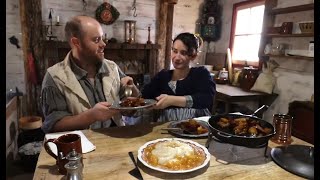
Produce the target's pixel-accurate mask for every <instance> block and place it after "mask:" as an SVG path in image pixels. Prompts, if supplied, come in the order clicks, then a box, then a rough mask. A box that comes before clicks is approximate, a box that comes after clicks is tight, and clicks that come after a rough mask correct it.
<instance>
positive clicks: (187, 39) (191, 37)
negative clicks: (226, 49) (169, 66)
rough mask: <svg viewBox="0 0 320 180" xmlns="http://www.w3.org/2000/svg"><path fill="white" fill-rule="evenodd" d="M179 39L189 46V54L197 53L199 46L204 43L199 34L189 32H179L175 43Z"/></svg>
mask: <svg viewBox="0 0 320 180" xmlns="http://www.w3.org/2000/svg"><path fill="white" fill-rule="evenodd" d="M178 39H179V40H180V41H182V42H183V44H184V45H186V46H187V52H188V55H189V56H191V55H193V54H195V53H197V52H198V48H199V47H200V46H201V45H202V42H203V41H202V39H201V37H200V36H199V35H195V34H192V33H188V32H185V33H181V34H179V35H178V36H177V37H176V38H174V40H173V43H174V42H175V41H176V40H178Z"/></svg>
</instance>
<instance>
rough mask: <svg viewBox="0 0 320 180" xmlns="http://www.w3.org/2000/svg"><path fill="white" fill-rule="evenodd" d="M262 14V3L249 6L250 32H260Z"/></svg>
mask: <svg viewBox="0 0 320 180" xmlns="http://www.w3.org/2000/svg"><path fill="white" fill-rule="evenodd" d="M263 14H264V5H262V6H257V7H253V8H251V16H250V24H251V26H250V27H251V28H250V30H251V33H261V30H262V21H263Z"/></svg>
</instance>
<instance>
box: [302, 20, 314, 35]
mask: <svg viewBox="0 0 320 180" xmlns="http://www.w3.org/2000/svg"><path fill="white" fill-rule="evenodd" d="M299 27H300V30H301V33H313V32H314V30H313V27H314V22H304V23H299Z"/></svg>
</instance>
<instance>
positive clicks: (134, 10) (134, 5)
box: [131, 0, 138, 17]
mask: <svg viewBox="0 0 320 180" xmlns="http://www.w3.org/2000/svg"><path fill="white" fill-rule="evenodd" d="M131 10H133V17H137V15H138V14H137V8H136V0H133V4H132V8H131Z"/></svg>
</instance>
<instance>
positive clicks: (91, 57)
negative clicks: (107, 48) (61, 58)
mask: <svg viewBox="0 0 320 180" xmlns="http://www.w3.org/2000/svg"><path fill="white" fill-rule="evenodd" d="M84 49H88V48H86V47H84ZM79 55H80V58H81V59H83V60H84V61H86V62H88V63H90V64H95V65H97V64H100V63H102V61H103V59H104V57H100V56H99V55H98V54H95V53H94V52H92V51H88V50H85V51H82V52H80V53H79Z"/></svg>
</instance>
